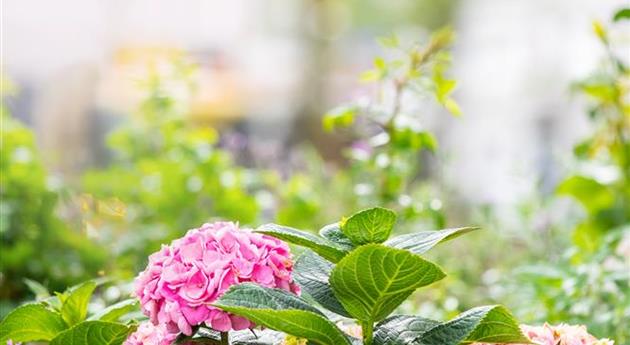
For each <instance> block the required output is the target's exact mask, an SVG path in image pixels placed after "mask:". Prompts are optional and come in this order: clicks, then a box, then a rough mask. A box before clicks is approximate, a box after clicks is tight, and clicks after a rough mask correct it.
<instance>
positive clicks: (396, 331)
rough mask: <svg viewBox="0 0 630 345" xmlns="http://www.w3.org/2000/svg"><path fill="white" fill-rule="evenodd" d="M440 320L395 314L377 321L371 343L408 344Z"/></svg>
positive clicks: (376, 344)
mask: <svg viewBox="0 0 630 345" xmlns="http://www.w3.org/2000/svg"><path fill="white" fill-rule="evenodd" d="M439 323H440V322H438V321H435V320H431V319H426V318H423V317H420V316H411V315H395V316H392V317H388V318H387V319H385V320H383V321H381V322H379V324H378V325H376V329H375V331H374V342H373V345H409V344H413V343H414V341H415V340H416V339H417V338H418V337H419V336H420V335H422V334H423V333H424V332H426V331H428V330H429V329H431V328H433V327H435V326H437V325H438V324H439Z"/></svg>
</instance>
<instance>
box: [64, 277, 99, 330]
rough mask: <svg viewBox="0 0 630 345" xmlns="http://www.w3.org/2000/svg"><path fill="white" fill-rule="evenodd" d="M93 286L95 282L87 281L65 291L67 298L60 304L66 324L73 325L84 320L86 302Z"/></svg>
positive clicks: (92, 290) (88, 300)
mask: <svg viewBox="0 0 630 345" xmlns="http://www.w3.org/2000/svg"><path fill="white" fill-rule="evenodd" d="M95 288H96V283H95V282H93V281H88V282H85V283H83V284H81V285H79V286H77V287H76V288H75V289H73V290H71V291H69V292H68V293H67V298H66V299H65V300H64V301H63V304H62V306H61V316H62V317H63V319H64V321H66V323H67V324H68V326H74V325H76V324H77V323H79V322H81V321H83V320H85V317H86V316H87V307H88V303H89V302H90V298H91V297H92V293H93V292H94V289H95Z"/></svg>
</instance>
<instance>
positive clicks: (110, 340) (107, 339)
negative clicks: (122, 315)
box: [50, 321, 133, 345]
mask: <svg viewBox="0 0 630 345" xmlns="http://www.w3.org/2000/svg"><path fill="white" fill-rule="evenodd" d="M132 331H133V327H130V326H126V325H123V324H120V323H114V322H105V321H84V322H81V323H79V324H77V325H75V326H74V327H72V328H70V329H69V330H67V331H64V332H63V333H61V334H59V335H58V336H56V337H55V338H54V339H53V340H52V341H51V342H50V345H120V344H122V343H123V342H124V341H125V340H126V339H127V337H128V336H129V333H131V332H132Z"/></svg>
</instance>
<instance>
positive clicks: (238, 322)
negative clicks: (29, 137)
mask: <svg viewBox="0 0 630 345" xmlns="http://www.w3.org/2000/svg"><path fill="white" fill-rule="evenodd" d="M395 223H396V214H395V213H394V212H393V211H391V210H388V209H384V208H379V207H376V208H370V209H366V210H363V211H360V212H358V213H356V214H354V215H352V216H350V217H348V218H344V219H342V221H340V222H338V223H334V224H331V225H328V226H326V227H324V228H323V229H322V230H321V232H320V234H319V235H314V234H312V233H309V232H303V231H299V230H296V229H293V228H289V227H285V226H280V225H276V224H268V225H263V226H261V227H259V228H258V229H256V230H254V231H248V230H239V229H238V227H237V226H236V225H235V224H233V223H215V224H207V225H204V226H203V227H202V228H200V229H193V230H191V231H189V232H188V234H186V235H185V236H184V237H183V238H181V239H178V240H175V241H174V242H173V243H172V244H171V245H170V246H164V247H163V248H162V250H160V251H159V252H158V253H156V254H154V255H153V256H151V258H150V261H149V265H148V267H147V269H146V270H145V271H144V272H142V273H141V274H140V275H139V277H138V279H137V281H136V295H137V297H138V298H139V299H140V304H141V305H142V310H143V311H144V313H145V314H146V315H147V316H149V318H150V320H149V321H144V320H145V319H143V318H137V320H138V321H141V322H142V323H141V324H140V326H139V327H138V325H137V321H126V322H121V321H124V320H129V317H128V315H127V314H128V313H129V312H132V311H134V310H137V303H136V302H135V301H133V300H129V301H123V302H120V303H118V304H116V305H114V306H110V307H108V308H106V309H104V310H102V311H100V312H98V313H95V314H93V315H89V316H88V303H89V301H90V297H91V295H92V293H93V291H94V289H95V288H96V286H97V284H96V283H95V282H93V281H90V282H86V283H84V284H81V285H79V286H77V287H74V288H72V289H69V290H68V291H67V292H65V293H61V294H57V296H54V297H50V298H48V299H46V300H43V301H40V302H39V303H30V304H26V305H23V306H21V307H19V308H17V309H15V310H14V311H13V312H11V313H10V314H9V315H8V316H7V317H6V318H5V320H3V322H2V323H1V324H0V343H6V342H7V341H14V342H16V341H47V342H50V344H52V345H56V344H73V345H83V344H90V345H101V344H103V345H105V344H108V345H116V344H118V345H120V344H122V343H123V342H125V344H126V345H136V344H144V345H149V344H151V345H167V344H193V343H207V344H229V343H230V341H231V342H232V344H279V343H281V342H282V341H284V335H283V333H286V334H289V335H292V336H295V337H297V338H303V339H307V340H308V341H309V342H311V343H314V344H321V345H340V344H347V345H350V344H359V343H363V344H373V345H380V344H388V345H396V344H401V345H402V344H424V345H433V344H436V345H437V344H439V345H450V344H452V345H457V344H460V343H471V342H475V341H483V342H493V343H523V344H527V343H530V341H529V339H528V338H527V337H525V336H524V335H523V333H522V332H521V330H520V329H519V325H518V323H517V322H516V321H515V320H514V319H513V318H512V316H511V315H510V313H509V311H508V310H507V309H505V308H504V307H502V306H499V305H493V306H483V307H479V308H474V309H471V310H469V311H466V312H464V313H462V314H461V315H459V316H457V317H456V318H454V319H452V320H450V321H447V322H441V321H436V320H430V319H427V318H423V317H421V316H417V315H394V316H392V315H391V314H392V313H393V312H394V311H395V310H396V309H397V307H398V306H399V305H400V304H401V303H402V302H403V301H404V300H405V299H407V297H409V296H410V295H411V294H412V293H413V292H414V291H415V290H416V289H418V288H420V287H424V286H427V285H430V284H431V283H434V282H436V281H438V280H440V279H442V278H444V277H445V276H446V274H445V273H444V272H443V271H442V269H441V268H440V267H439V266H438V265H436V264H435V263H432V262H430V261H427V260H426V259H424V258H423V257H422V256H421V254H423V253H425V252H426V251H427V250H429V249H431V248H432V247H433V246H435V245H437V244H439V243H441V242H445V241H448V240H450V239H453V238H455V237H458V236H460V235H462V234H465V233H467V232H470V231H473V230H475V229H476V228H470V227H466V228H455V229H446V230H439V231H423V232H417V233H412V234H407V235H401V236H397V237H393V238H390V234H391V233H392V230H393V228H394V224H395ZM283 241H288V242H292V243H294V244H298V245H301V246H304V247H306V248H308V250H306V251H305V252H304V253H303V254H302V255H301V256H300V257H299V258H298V260H297V261H296V263H295V266H294V265H293V262H292V261H291V254H290V252H289V248H288V246H287V244H286V243H284V242H283ZM294 279H295V281H294ZM296 282H297V284H296ZM298 284H299V287H298ZM300 287H301V289H303V290H304V292H305V293H304V296H298V295H297V293H299V292H300ZM126 315H127V316H126ZM340 320H346V321H348V322H351V323H354V324H357V325H360V327H361V328H360V332H353V334H354V335H360V336H361V338H362V339H359V338H356V337H353V336H351V335H349V334H347V333H346V332H344V331H343V330H342V328H340V327H339V326H338V325H337V322H338V321H340ZM255 325H258V326H262V327H265V328H267V329H268V330H266V331H262V332H261V331H257V332H254V331H253V330H252V329H253V328H254V327H255ZM247 329H249V330H247ZM228 331H230V332H229V333H228ZM276 331H277V332H276ZM280 332H282V333H280ZM230 338H231V340H230ZM294 340H296V339H294Z"/></svg>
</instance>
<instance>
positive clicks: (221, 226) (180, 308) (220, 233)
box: [131, 222, 299, 344]
mask: <svg viewBox="0 0 630 345" xmlns="http://www.w3.org/2000/svg"><path fill="white" fill-rule="evenodd" d="M292 269H293V263H292V261H291V253H290V251H289V247H288V246H287V244H286V243H284V242H282V241H280V240H278V239H276V238H273V237H270V236H266V235H262V234H258V233H254V232H252V231H250V230H246V229H239V227H238V225H237V224H235V223H230V222H217V223H212V224H204V225H203V226H202V227H201V228H199V229H193V230H190V231H188V233H187V234H186V235H185V236H184V237H182V238H180V239H177V240H175V241H173V242H172V243H171V245H170V246H162V249H161V250H160V251H159V252H157V253H154V254H152V255H151V256H150V257H149V264H148V266H147V268H146V270H145V271H144V272H142V273H141V274H140V275H139V276H138V278H137V279H136V295H137V297H138V298H139V299H140V303H141V305H142V311H143V312H144V313H145V314H146V315H147V316H149V318H150V320H151V322H152V323H153V324H154V325H160V326H161V327H163V328H164V329H165V330H166V331H167V332H169V333H179V332H182V333H184V334H186V335H191V334H192V327H194V326H197V325H201V324H204V323H205V325H206V326H208V327H210V328H212V329H214V330H217V331H221V332H226V331H229V330H241V329H246V328H252V327H254V324H253V323H252V322H250V321H249V320H247V319H245V318H242V317H240V316H236V315H232V314H230V313H227V312H224V311H222V310H220V309H217V308H215V307H213V306H211V303H213V302H214V301H216V300H217V299H218V298H219V297H220V296H221V295H222V294H223V293H224V292H225V291H226V290H227V289H228V288H229V287H230V286H232V285H234V284H238V283H241V282H254V283H257V284H260V285H262V286H265V287H272V288H280V289H284V290H287V291H291V292H294V293H299V287H298V285H297V284H295V283H294V282H293V278H292V276H291V272H292ZM146 327H148V326H145V329H146ZM138 336H139V337H140V336H142V334H139V335H138ZM148 343H149V342H147V344H148ZM131 344H134V343H131ZM152 344H153V343H152Z"/></svg>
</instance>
